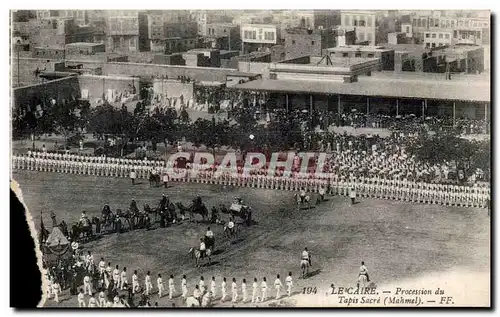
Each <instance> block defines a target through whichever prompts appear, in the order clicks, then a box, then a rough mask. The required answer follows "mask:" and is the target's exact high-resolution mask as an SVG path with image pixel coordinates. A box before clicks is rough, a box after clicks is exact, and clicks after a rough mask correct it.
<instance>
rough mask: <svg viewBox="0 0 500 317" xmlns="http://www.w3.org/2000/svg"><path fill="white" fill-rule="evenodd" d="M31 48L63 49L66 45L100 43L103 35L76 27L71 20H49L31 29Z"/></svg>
mask: <svg viewBox="0 0 500 317" xmlns="http://www.w3.org/2000/svg"><path fill="white" fill-rule="evenodd" d="M31 30H32V32H31V36H30V41H31V46H32V47H43V46H48V47H53V46H59V47H62V48H64V46H65V45H66V44H69V43H77V42H87V43H94V42H100V41H102V39H103V34H102V33H99V32H96V30H95V29H94V28H93V27H91V26H78V25H76V23H75V20H74V19H73V18H51V19H43V20H39V21H37V22H36V24H35V26H33V28H32V29H31Z"/></svg>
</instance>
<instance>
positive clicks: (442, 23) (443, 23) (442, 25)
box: [441, 20, 446, 28]
mask: <svg viewBox="0 0 500 317" xmlns="http://www.w3.org/2000/svg"><path fill="white" fill-rule="evenodd" d="M441 27H442V28H445V27H446V21H445V20H442V21H441Z"/></svg>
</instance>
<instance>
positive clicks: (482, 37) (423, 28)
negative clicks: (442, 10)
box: [411, 11, 490, 47]
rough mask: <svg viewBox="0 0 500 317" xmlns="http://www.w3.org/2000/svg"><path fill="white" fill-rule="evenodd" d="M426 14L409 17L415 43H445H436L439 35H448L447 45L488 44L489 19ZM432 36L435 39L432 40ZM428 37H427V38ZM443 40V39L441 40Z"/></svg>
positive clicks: (437, 43)
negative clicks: (434, 36)
mask: <svg viewBox="0 0 500 317" xmlns="http://www.w3.org/2000/svg"><path fill="white" fill-rule="evenodd" d="M426 13H427V12H423V13H422V12H419V11H417V12H415V13H414V14H413V15H412V16H411V23H412V27H413V37H414V38H415V39H416V40H417V43H423V44H424V45H427V43H430V46H431V47H432V43H436V46H439V43H443V44H444V43H445V42H446V43H447V41H441V42H440V41H436V40H435V39H439V38H438V36H439V34H443V36H444V35H445V34H450V39H449V41H450V43H449V44H452V45H454V44H475V45H481V44H488V43H489V37H490V34H489V29H490V18H489V16H487V17H460V16H457V15H456V14H455V15H454V16H452V15H448V16H437V15H435V14H432V15H429V14H426ZM433 34H435V35H436V38H433V37H432V36H433ZM427 36H429V37H427ZM443 40H444V38H443Z"/></svg>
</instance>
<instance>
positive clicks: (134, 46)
mask: <svg viewBox="0 0 500 317" xmlns="http://www.w3.org/2000/svg"><path fill="white" fill-rule="evenodd" d="M105 13H106V16H105V18H106V26H107V27H106V51H108V52H128V51H131V52H136V51H139V11H138V10H106V12H105Z"/></svg>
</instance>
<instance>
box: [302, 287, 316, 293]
mask: <svg viewBox="0 0 500 317" xmlns="http://www.w3.org/2000/svg"><path fill="white" fill-rule="evenodd" d="M317 292H318V289H317V288H316V287H304V288H303V289H302V294H316V293H317Z"/></svg>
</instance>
